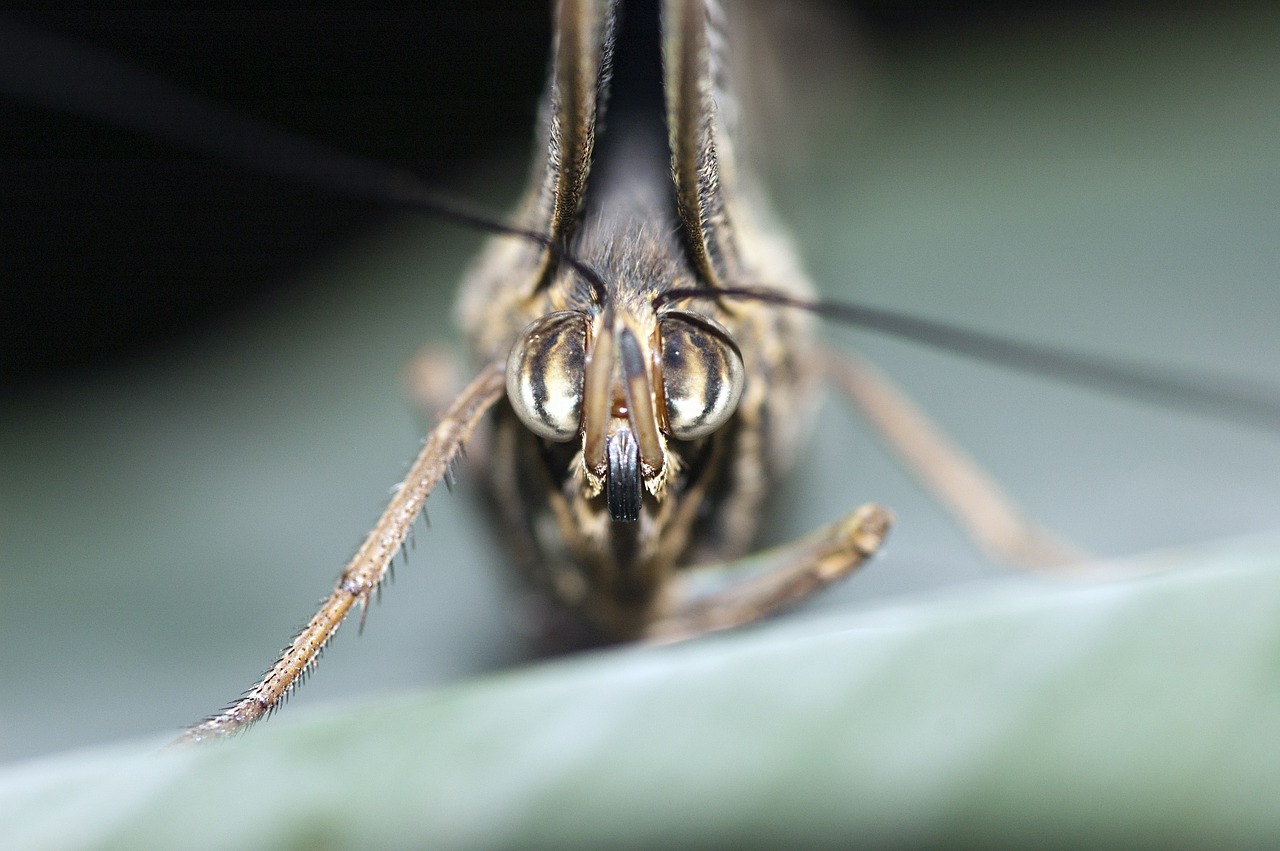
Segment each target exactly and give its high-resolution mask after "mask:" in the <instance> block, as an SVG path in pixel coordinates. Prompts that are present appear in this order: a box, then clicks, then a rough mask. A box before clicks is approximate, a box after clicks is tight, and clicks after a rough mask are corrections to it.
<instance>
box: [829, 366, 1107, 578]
mask: <svg viewBox="0 0 1280 851" xmlns="http://www.w3.org/2000/svg"><path fill="white" fill-rule="evenodd" d="M824 361H825V363H824V366H825V368H826V372H827V374H828V376H829V377H830V378H831V379H832V381H833V382H834V383H835V385H836V386H837V387H838V388H839V389H840V391H841V392H842V393H843V394H844V395H845V396H846V397H847V398H848V399H849V400H850V401H851V402H852V403H853V405H854V407H855V408H857V409H858V411H859V413H861V414H862V416H863V417H864V418H865V419H866V420H867V422H868V423H870V424H871V426H872V427H873V428H874V429H875V430H876V432H877V434H878V435H879V437H880V438H881V440H883V441H884V443H885V445H886V446H888V448H889V449H890V451H892V452H893V453H894V455H896V456H897V457H898V459H899V460H900V461H901V462H902V463H903V465H904V466H905V467H906V469H907V471H908V472H909V473H911V475H913V476H914V477H915V478H916V480H917V481H919V482H920V483H921V484H922V485H923V486H924V487H925V488H926V489H927V490H928V491H929V492H930V493H931V494H932V495H933V497H934V499H936V500H937V501H938V503H939V504H940V505H941V506H942V507H943V508H945V509H946V510H947V511H948V512H949V513H950V514H951V515H952V517H954V518H955V520H956V521H957V522H958V523H959V524H960V527H961V529H962V530H963V531H964V532H965V534H966V535H968V536H969V538H970V540H972V541H973V542H974V543H975V544H977V546H978V547H979V548H981V549H982V550H983V551H984V552H986V553H987V554H988V555H989V556H991V557H992V558H994V559H997V560H999V561H1002V562H1006V563H1008V564H1010V565H1012V566H1014V567H1020V568H1027V569H1033V570H1040V569H1046V568H1058V567H1066V566H1070V565H1073V564H1079V563H1081V562H1083V561H1085V560H1086V559H1087V558H1088V556H1087V554H1086V553H1085V552H1084V551H1083V550H1080V549H1078V548H1076V547H1075V546H1074V545H1072V544H1070V543H1067V542H1066V541H1064V540H1062V539H1061V538H1059V537H1058V536H1057V535H1055V534H1054V533H1053V532H1050V531H1049V530H1047V529H1044V528H1042V527H1040V526H1039V525H1037V524H1036V523H1034V522H1033V521H1031V520H1030V519H1028V518H1027V517H1025V516H1024V515H1023V514H1022V512H1021V511H1020V510H1019V509H1018V508H1017V506H1015V505H1014V503H1013V500H1012V499H1010V498H1009V496H1008V495H1007V494H1005V493H1004V491H1003V490H1002V489H1001V488H1000V486H999V485H997V484H996V483H995V481H994V480H993V479H992V478H991V477H990V476H989V475H988V474H987V473H985V472H984V471H983V470H982V468H980V467H979V466H978V465H977V463H976V462H974V461H973V459H972V458H970V457H969V456H968V455H967V454H966V453H965V452H964V451H963V450H962V449H960V448H959V447H958V446H956V445H955V444H954V443H952V442H951V441H950V440H949V439H948V438H947V437H946V436H945V435H944V434H942V432H941V431H940V430H939V429H938V427H937V426H935V425H934V424H933V423H932V422H930V421H929V419H928V418H927V417H926V416H925V415H924V413H923V412H921V411H920V410H919V409H918V408H917V407H916V406H915V405H914V404H913V403H912V402H911V401H910V400H909V399H907V398H906V396H904V395H903V394H902V392H901V391H899V390H898V389H897V388H896V387H894V386H893V384H892V383H891V382H890V381H889V380H888V379H887V378H885V377H884V376H883V375H881V374H880V373H879V371H877V370H876V369H875V368H874V367H872V366H871V365H870V364H868V363H866V362H865V361H863V360H861V359H859V358H856V357H854V356H852V355H850V354H848V353H845V352H832V351H828V352H826V356H825V359H824Z"/></svg>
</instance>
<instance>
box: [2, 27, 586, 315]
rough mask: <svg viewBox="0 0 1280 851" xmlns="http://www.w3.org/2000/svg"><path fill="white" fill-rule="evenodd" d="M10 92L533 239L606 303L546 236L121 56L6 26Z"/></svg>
mask: <svg viewBox="0 0 1280 851" xmlns="http://www.w3.org/2000/svg"><path fill="white" fill-rule="evenodd" d="M0 92H5V93H7V94H9V95H12V96H14V97H17V98H20V99H22V100H26V101H29V102H31V103H35V104H38V105H40V106H43V107H45V108H46V109H51V110H59V111H62V112H68V113H72V114H75V115H82V116H86V117H89V118H97V119H102V120H104V121H107V122H109V123H111V124H116V125H119V126H123V127H128V128H130V129H133V130H137V131H140V132H142V133H146V134H148V135H151V136H154V137H156V138H159V139H164V140H165V141H167V142H170V143H172V144H174V145H177V146H178V147H181V148H185V149H187V150H190V151H194V152H197V153H201V154H207V155H209V156H214V157H221V158H225V159H229V160H232V161H234V162H238V163H240V164H241V165H243V166H245V167H247V168H250V169H253V170H254V171H258V172H262V173H265V174H268V175H272V176H275V177H281V178H286V179H289V180H293V181H296V182H299V183H306V184H310V185H314V186H319V187H322V188H325V189H328V190H331V191H333V192H337V193H340V194H343V195H348V196H351V197H354V198H361V199H368V200H375V201H381V202H383V203H385V204H391V205H394V206H399V207H404V208H406V209H409V210H413V211H415V212H418V213H422V214H424V215H428V216H432V217H434V218H438V219H442V220H444V221H450V222H454V223H457V224H460V225H463V226H466V227H470V228H473V229H475V230H479V231H483V232H486V233H495V234H505V235H509V236H516V237H520V238H522V239H527V240H529V241H530V242H534V243H537V244H538V245H541V246H542V247H544V248H546V249H547V250H548V251H550V252H551V254H552V256H553V258H554V259H555V260H557V261H562V262H564V263H565V264H567V265H568V266H569V267H570V268H572V269H573V270H574V271H575V272H577V273H578V274H579V275H581V276H582V277H583V278H584V279H585V280H586V281H587V283H588V284H589V285H590V286H591V290H592V294H593V295H594V297H595V298H596V300H597V301H598V302H601V303H603V302H604V301H605V300H606V299H607V293H608V288H607V287H606V286H605V283H604V280H603V278H601V276H600V273H599V272H597V271H596V270H595V269H594V268H592V267H591V266H590V265H589V264H587V263H584V262H582V261H581V260H579V259H578V258H576V257H574V256H573V255H572V254H570V253H569V252H568V251H566V250H565V247H564V246H563V245H561V244H560V243H558V242H556V241H555V240H552V239H551V238H550V237H548V236H547V235H546V234H542V233H539V232H537V231H533V230H528V229H526V228H520V227H515V226H513V225H510V224H507V223H506V222H504V221H502V220H501V219H499V218H497V217H494V216H489V215H485V214H484V213H480V212H476V211H473V210H470V209H468V207H467V206H466V205H465V204H463V203H461V202H459V201H457V200H454V199H452V198H448V197H446V196H444V195H442V194H441V193H438V192H436V191H434V190H432V189H431V187H429V186H428V185H427V184H426V183H424V182H423V181H422V180H421V179H419V178H418V177H417V176H416V175H414V174H413V173H412V172H409V171H405V170H402V169H396V168H392V167H390V166H386V165H383V164H381V163H378V162H375V161H372V160H366V159H363V158H360V157H355V156H351V155H350V154H344V153H342V152H341V151H336V150H333V149H331V148H328V147H326V146H324V145H321V144H319V143H317V142H314V141H312V140H310V139H307V138H305V137H303V136H299V135H296V134H293V133H290V132H288V131H286V130H282V129H280V128H278V127H274V126H272V125H270V124H268V123H266V122H264V121H258V120H257V119H254V118H251V117H249V116H246V115H241V114H239V113H237V112H235V111H233V110H231V109H228V108H227V107H224V106H221V105H220V104H217V103H215V102H213V101H211V100H207V99H205V98H203V97H200V96H199V95H197V94H195V93H194V92H190V91H187V90H186V89H183V88H182V87H180V86H178V85H176V84H174V83H171V82H169V81H168V80H165V79H163V78H161V77H159V76H157V75H155V74H152V73H151V72H149V71H147V70H146V69H144V68H141V67H139V66H137V65H134V64H132V63H130V62H128V61H127V60H125V59H122V58H120V57H118V56H115V55H113V54H112V53H110V52H108V51H105V50H102V49H100V48H97V47H94V46H92V45H88V44H84V43H81V42H78V41H75V40H73V39H70V38H66V37H63V36H58V35H53V34H50V33H43V32H40V31H38V30H35V29H31V28H30V27H26V26H24V25H22V24H19V23H17V22H15V21H13V20H10V19H8V18H2V17H0Z"/></svg>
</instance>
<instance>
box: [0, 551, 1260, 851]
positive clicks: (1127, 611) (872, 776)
mask: <svg viewBox="0 0 1280 851" xmlns="http://www.w3.org/2000/svg"><path fill="white" fill-rule="evenodd" d="M1102 569H1103V570H1104V571H1106V572H1109V573H1116V574H1130V573H1141V572H1145V571H1149V570H1156V569H1158V570H1161V571H1163V572H1161V573H1159V574H1158V575H1154V576H1148V577H1145V578H1130V579H1120V580H1115V581H1110V582H1083V581H1067V580H1061V581H1059V580H1047V579H1043V580H1033V579H1026V580H1015V579H1010V580H1005V581H1001V582H997V583H989V584H985V585H982V586H978V587H973V588H969V589H966V590H963V591H959V592H952V593H950V594H947V595H944V596H939V597H937V598H935V599H926V600H921V601H917V602H912V603H910V604H904V605H901V606H897V607H890V608H884V609H879V610H870V611H864V612H860V613H844V614H841V615H839V616H835V617H829V618H824V619H816V620H811V621H807V622H785V621H784V622H778V623H774V624H770V625H766V626H762V627H759V628H756V629H753V630H746V631H742V632H739V633H734V634H729V635H724V636H719V637H713V638H710V639H705V640H702V641H699V642H695V643H691V644H687V645H681V646H675V647H668V648H626V649H621V650H612V651H607V652H600V653H595V654H591V655H587V656H581V657H576V658H573V659H569V660H564V661H560V662H555V663H550V664H544V665H540V666H537V667H533V668H527V669H524V670H521V671H518V672H514V673H510V674H504V675H498V676H492V677H488V678H484V679H481V680H478V681H475V682H472V683H470V684H467V685H462V686H457V687H453V688H447V689H443V690H440V691H436V692H430V693H419V694H410V695H406V696H401V697H395V698H389V699H382V700H377V701H370V702H367V703H365V704H363V705H356V706H352V707H349V708H346V709H340V710H331V711H328V712H310V713H296V714H294V715H286V716H285V717H281V718H279V719H276V720H274V721H272V722H271V723H269V724H266V725H263V726H262V727H260V728H257V729H255V730H253V731H252V732H251V733H250V734H249V735H247V736H245V737H242V738H240V739H238V740H234V741H231V742H227V743H223V744H220V745H215V746H209V747H200V748H190V749H184V750H175V751H165V752H160V753H152V752H151V750H152V747H153V743H148V744H147V745H146V746H140V747H134V748H117V749H114V750H111V751H104V752H86V753H84V754H80V755H70V756H67V757H63V758H59V759H54V760H47V761H43V762H37V763H32V764H29V765H26V766H17V767H14V768H11V769H10V770H9V771H8V772H6V773H4V774H3V775H0V845H3V846H4V847H74V846H80V845H88V846H93V847H121V848H139V847H142V848H147V847H153V848H163V847H184V848H205V847H207V848H227V847H242V848H254V847H271V848H326V847H357V846H358V847H565V846H569V847H663V846H670V845H673V844H679V845H684V846H705V845H710V844H715V845H719V846H726V847H729V846H742V845H751V846H765V845H782V844H787V845H792V846H802V847H807V846H810V845H813V844H816V843H822V842H832V843H834V842H835V841H837V840H842V841H844V842H852V841H855V840H856V841H857V842H859V843H865V844H889V843H901V844H910V845H923V844H934V843H944V842H945V843H947V844H949V845H966V844H972V845H987V844H990V843H995V842H1002V843H1007V844H1027V845H1031V844H1045V843H1053V844H1070V845H1083V844H1100V843H1107V844H1125V843H1129V842H1133V843H1139V842H1140V843H1143V844H1178V845H1210V844H1217V845H1237V844H1241V843H1244V842H1263V841H1266V840H1268V839H1269V840H1271V841H1275V840H1277V839H1280V809H1277V808H1276V807H1275V801H1276V796H1277V794H1280V736H1277V735H1276V731H1277V730H1280V539H1275V538H1272V539H1255V540H1252V541H1242V542H1238V543H1230V544H1221V545H1216V546H1205V547H1202V548H1198V549H1195V550H1189V551H1181V552H1170V553H1164V554H1159V555H1153V556H1148V557H1146V558H1144V559H1141V560H1135V561H1132V562H1127V563H1115V564H1109V565H1104V566H1102Z"/></svg>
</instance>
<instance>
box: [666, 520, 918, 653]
mask: <svg viewBox="0 0 1280 851" xmlns="http://www.w3.org/2000/svg"><path fill="white" fill-rule="evenodd" d="M892 522H893V516H892V515H891V514H890V513H889V512H888V510H886V509H884V508H882V507H880V506H878V505H864V506H862V507H861V508H859V509H857V510H855V511H854V512H852V513H851V514H850V515H849V516H848V517H846V518H845V519H843V520H841V521H839V522H837V523H833V524H831V525H830V526H824V527H823V528H821V529H818V530H816V531H814V532H812V533H810V534H808V535H806V536H804V537H802V538H798V539H796V540H795V541H792V542H790V543H787V544H783V545H780V546H777V547H773V548H770V549H767V550H762V551H760V552H758V553H754V554H752V555H750V556H747V557H745V558H742V559H739V560H737V561H733V562H726V563H723V564H709V565H702V566H699V567H695V568H691V569H689V570H687V571H684V572H682V573H680V574H678V575H677V576H676V577H675V578H674V579H673V580H671V583H670V584H669V585H668V587H667V588H666V589H665V591H664V595H665V596H664V598H663V603H662V606H661V608H660V611H659V614H658V616H657V618H655V619H654V620H653V621H652V622H651V623H650V624H649V626H648V627H647V628H646V629H645V631H644V635H643V637H644V638H645V639H647V640H649V641H653V642H657V643H667V642H673V641H682V640H684V639H687V638H694V637H696V636H698V635H701V634H703V633H707V632H714V631H716V630H721V629H730V628H732V627H736V626H741V625H743V624H747V623H751V622H753V621H757V620H760V619H761V618H764V617H767V616H769V615H771V614H774V613H775V612H778V611H781V610H782V609H784V608H786V607H787V606H790V605H792V604H794V603H798V602H800V601H801V600H803V599H805V598H807V597H809V596H810V595H812V594H814V593H817V592H818V591H821V590H822V589H824V588H827V587H828V586H830V585H832V584H834V583H835V582H838V581H840V580H841V579H843V578H845V577H846V576H848V575H849V574H851V573H853V572H854V571H855V570H857V569H858V568H859V567H861V566H862V565H863V564H865V563H866V561H867V560H868V559H869V558H870V557H871V556H872V555H874V554H875V552H876V550H878V549H879V548H880V544H881V543H882V542H883V541H884V538H885V535H886V534H888V531H889V526H890V525H891V524H892Z"/></svg>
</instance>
